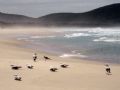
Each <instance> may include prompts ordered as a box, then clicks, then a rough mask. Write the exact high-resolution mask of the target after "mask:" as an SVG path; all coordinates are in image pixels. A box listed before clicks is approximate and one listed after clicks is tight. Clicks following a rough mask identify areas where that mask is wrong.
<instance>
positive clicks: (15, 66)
mask: <svg viewBox="0 0 120 90" xmlns="http://www.w3.org/2000/svg"><path fill="white" fill-rule="evenodd" d="M20 68H22V67H21V66H17V65H11V69H13V70H18V69H20Z"/></svg>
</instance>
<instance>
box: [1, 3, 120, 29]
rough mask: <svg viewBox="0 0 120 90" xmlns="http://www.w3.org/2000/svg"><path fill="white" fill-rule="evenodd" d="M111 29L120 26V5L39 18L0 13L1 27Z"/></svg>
mask: <svg viewBox="0 0 120 90" xmlns="http://www.w3.org/2000/svg"><path fill="white" fill-rule="evenodd" d="M11 25H12V26H14V25H22V26H56V27H67V26H73V27H110V26H120V3H117V4H111V5H107V6H104V7H100V8H97V9H94V10H91V11H89V12H84V13H53V14H49V15H46V16H42V17H39V18H32V17H27V16H23V15H16V14H5V13H0V26H11Z"/></svg>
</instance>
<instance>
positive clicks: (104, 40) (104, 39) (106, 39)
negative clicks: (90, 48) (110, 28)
mask: <svg viewBox="0 0 120 90" xmlns="http://www.w3.org/2000/svg"><path fill="white" fill-rule="evenodd" d="M93 41H95V42H120V39H115V38H108V37H101V38H99V39H94V40H93Z"/></svg>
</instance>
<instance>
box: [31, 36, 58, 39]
mask: <svg viewBox="0 0 120 90" xmlns="http://www.w3.org/2000/svg"><path fill="white" fill-rule="evenodd" d="M54 37H56V36H31V37H30V38H32V39H39V38H54Z"/></svg>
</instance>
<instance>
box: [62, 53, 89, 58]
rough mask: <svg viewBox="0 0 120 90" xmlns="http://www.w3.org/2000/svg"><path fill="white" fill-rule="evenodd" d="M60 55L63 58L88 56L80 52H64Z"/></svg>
mask: <svg viewBox="0 0 120 90" xmlns="http://www.w3.org/2000/svg"><path fill="white" fill-rule="evenodd" d="M60 57H62V58H68V57H81V58H85V57H87V56H85V55H82V54H80V53H78V54H63V55H61V56H60Z"/></svg>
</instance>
